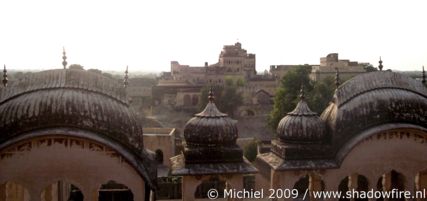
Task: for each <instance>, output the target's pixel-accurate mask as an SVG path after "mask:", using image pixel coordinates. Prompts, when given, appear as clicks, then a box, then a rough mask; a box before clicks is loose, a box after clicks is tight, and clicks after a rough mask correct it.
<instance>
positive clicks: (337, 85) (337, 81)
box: [335, 68, 340, 89]
mask: <svg viewBox="0 0 427 201" xmlns="http://www.w3.org/2000/svg"><path fill="white" fill-rule="evenodd" d="M335 71H336V73H335V86H336V87H337V89H338V87H339V86H340V72H339V70H338V68H335Z"/></svg>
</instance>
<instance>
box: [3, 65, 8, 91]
mask: <svg viewBox="0 0 427 201" xmlns="http://www.w3.org/2000/svg"><path fill="white" fill-rule="evenodd" d="M7 80H8V79H7V70H6V64H4V67H3V86H4V87H6V86H7Z"/></svg>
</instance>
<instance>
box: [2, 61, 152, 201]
mask: <svg viewBox="0 0 427 201" xmlns="http://www.w3.org/2000/svg"><path fill="white" fill-rule="evenodd" d="M0 114H1V115H0V200H8V201H9V200H13V201H18V200H22V201H24V200H25V201H28V200H31V201H56V200H58V201H59V200H70V199H72V200H83V199H84V200H93V201H100V200H110V199H111V196H114V195H115V196H118V194H120V197H121V198H123V199H127V200H130V199H132V200H150V194H151V191H153V190H155V189H156V179H157V169H156V168H157V167H156V162H155V160H154V158H155V156H154V154H153V153H152V152H150V151H148V150H146V149H145V148H144V145H143V130H142V124H141V123H142V122H141V120H140V118H139V117H138V116H137V115H135V113H134V111H133V110H131V109H130V108H129V102H128V99H127V97H126V92H125V89H124V87H123V84H122V82H117V80H114V79H111V78H108V77H105V76H103V75H101V74H97V73H93V72H88V71H84V70H77V69H57V70H47V71H42V72H38V73H32V74H30V75H29V76H27V77H25V78H23V79H21V80H17V81H15V82H14V83H12V84H9V85H8V86H7V87H2V88H1V89H0Z"/></svg>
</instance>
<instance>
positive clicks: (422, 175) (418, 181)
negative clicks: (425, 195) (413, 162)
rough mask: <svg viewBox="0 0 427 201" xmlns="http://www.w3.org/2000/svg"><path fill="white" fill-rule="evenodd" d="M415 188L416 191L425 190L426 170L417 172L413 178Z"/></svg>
mask: <svg viewBox="0 0 427 201" xmlns="http://www.w3.org/2000/svg"><path fill="white" fill-rule="evenodd" d="M415 188H416V190H417V191H422V190H424V189H426V190H427V170H423V171H420V172H418V174H417V176H416V178H415Z"/></svg>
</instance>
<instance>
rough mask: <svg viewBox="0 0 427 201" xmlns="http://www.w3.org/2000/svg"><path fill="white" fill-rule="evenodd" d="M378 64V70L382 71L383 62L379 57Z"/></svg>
mask: <svg viewBox="0 0 427 201" xmlns="http://www.w3.org/2000/svg"><path fill="white" fill-rule="evenodd" d="M378 63H380V65H379V66H378V68H379V69H380V71H382V70H383V61H382V60H381V56H380V61H379V62H378Z"/></svg>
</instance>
